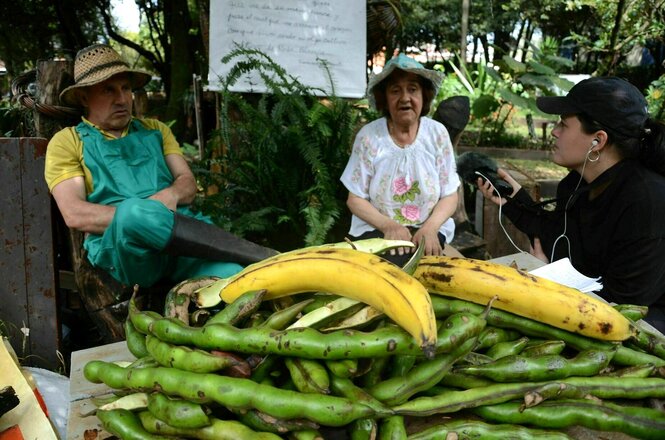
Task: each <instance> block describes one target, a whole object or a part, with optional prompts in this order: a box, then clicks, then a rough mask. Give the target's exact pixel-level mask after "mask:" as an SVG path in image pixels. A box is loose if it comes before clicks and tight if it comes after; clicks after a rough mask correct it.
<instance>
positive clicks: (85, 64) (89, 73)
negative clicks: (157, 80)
mask: <svg viewBox="0 0 665 440" xmlns="http://www.w3.org/2000/svg"><path fill="white" fill-rule="evenodd" d="M119 73H130V74H131V81H132V88H133V89H140V88H141V87H143V86H144V85H146V84H148V82H149V81H150V80H151V79H152V75H151V74H150V73H148V72H145V71H143V70H137V69H131V68H130V67H129V64H127V62H125V61H124V60H123V59H122V58H121V57H120V54H118V52H116V51H115V50H114V49H113V48H112V47H111V46H108V45H106V44H93V45H92V46H88V47H86V48H84V49H81V50H79V51H78V53H77V54H76V60H75V61H74V84H73V85H71V86H69V87H67V88H66V89H64V90H63V91H62V92H60V101H61V102H62V103H63V104H66V105H70V106H75V107H76V106H79V102H78V97H77V95H76V89H80V88H82V87H88V86H92V85H94V84H98V83H100V82H102V81H105V80H107V79H109V78H110V77H112V76H113V75H117V74H119Z"/></svg>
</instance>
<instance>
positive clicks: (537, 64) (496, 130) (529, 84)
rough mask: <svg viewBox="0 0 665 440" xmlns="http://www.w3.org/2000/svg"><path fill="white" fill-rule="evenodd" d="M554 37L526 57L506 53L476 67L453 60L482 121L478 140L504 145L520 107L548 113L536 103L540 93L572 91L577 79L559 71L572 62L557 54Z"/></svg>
mask: <svg viewBox="0 0 665 440" xmlns="http://www.w3.org/2000/svg"><path fill="white" fill-rule="evenodd" d="M555 45H556V44H555V42H554V41H547V42H545V44H544V45H543V48H538V47H535V46H532V47H531V54H532V55H531V57H530V58H529V59H528V60H527V61H525V62H522V61H518V60H516V59H515V58H513V57H511V56H509V55H504V56H503V57H502V58H500V59H498V60H496V61H495V64H494V65H487V64H485V63H483V62H481V63H479V64H477V65H476V66H475V69H474V70H469V69H467V68H465V67H464V66H463V65H462V64H461V63H460V65H459V67H458V66H457V65H455V64H454V63H452V62H451V63H450V65H451V68H452V69H453V70H454V72H455V76H456V77H457V78H458V80H459V81H460V83H462V84H463V85H464V87H465V89H466V94H468V96H469V97H470V99H471V102H472V104H471V113H472V115H473V118H474V121H476V124H479V125H480V134H479V135H478V137H477V143H481V142H482V143H489V144H494V145H495V146H500V145H501V142H500V141H499V140H500V139H501V138H505V137H506V123H507V121H508V120H509V118H510V117H512V116H513V115H514V114H515V112H516V110H517V109H518V108H520V109H522V110H523V111H524V112H525V113H526V114H527V115H531V116H540V117H544V116H546V115H544V114H543V113H542V112H540V110H538V108H537V107H536V97H537V96H540V95H552V94H554V93H556V92H557V91H563V92H565V91H568V90H569V89H570V87H572V85H573V83H572V82H570V81H568V80H567V79H564V78H562V77H560V75H559V72H561V71H562V70H564V69H565V68H567V67H569V66H570V65H571V62H570V61H569V60H567V59H565V58H561V57H558V56H556V55H554V53H556V47H551V46H555Z"/></svg>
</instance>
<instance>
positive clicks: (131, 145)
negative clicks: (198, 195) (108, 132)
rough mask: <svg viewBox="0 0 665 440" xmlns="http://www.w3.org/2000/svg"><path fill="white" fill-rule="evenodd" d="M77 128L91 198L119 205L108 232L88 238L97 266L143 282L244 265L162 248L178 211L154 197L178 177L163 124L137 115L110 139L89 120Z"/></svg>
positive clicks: (221, 274)
mask: <svg viewBox="0 0 665 440" xmlns="http://www.w3.org/2000/svg"><path fill="white" fill-rule="evenodd" d="M76 131H77V132H78V134H79V136H80V138H81V140H82V142H83V161H84V163H85V165H86V167H88V169H89V170H90V173H91V174H92V183H93V191H92V192H91V193H90V194H89V195H88V197H87V200H88V201H89V202H91V203H97V204H101V205H111V206H114V207H115V208H116V212H115V214H114V216H113V220H112V221H111V224H110V225H109V226H108V228H107V229H106V231H104V234H102V235H95V234H89V235H88V236H87V237H86V239H85V242H84V244H83V246H84V248H85V249H86V251H87V253H88V259H89V260H90V263H91V264H92V265H93V266H95V267H100V268H102V269H104V270H106V271H108V272H109V273H110V274H111V275H113V277H114V278H116V279H117V280H118V281H120V282H121V283H124V284H127V285H133V284H138V285H140V286H142V287H149V286H151V285H153V284H155V283H156V282H157V281H159V280H160V279H162V278H169V279H171V280H172V281H175V282H178V281H181V280H184V279H188V278H192V277H196V276H202V275H214V276H219V277H222V278H226V277H228V276H231V275H233V274H235V273H237V272H238V271H240V270H241V269H242V266H240V265H238V264H236V263H226V262H218V261H208V260H202V259H197V258H189V257H175V256H171V255H167V254H164V253H162V252H161V250H162V249H164V247H165V246H166V245H167V243H168V241H169V240H170V238H171V231H172V229H173V219H174V215H173V212H172V211H171V210H169V209H168V208H167V207H166V206H165V205H164V204H163V203H161V202H159V201H157V200H151V199H148V197H149V196H151V195H153V194H155V193H156V192H158V191H160V190H162V189H164V188H167V187H168V186H170V185H171V183H172V182H173V175H172V174H171V171H170V170H169V168H168V166H167V165H166V160H165V159H164V152H163V149H162V143H163V142H162V135H161V132H160V131H159V130H148V129H146V128H145V127H144V126H143V125H142V124H141V123H140V122H139V121H138V120H137V119H132V121H131V122H130V127H129V131H128V134H127V135H126V136H125V137H122V138H119V139H106V138H105V137H104V135H103V134H102V133H101V132H100V131H99V130H97V129H96V128H95V127H93V126H91V125H89V124H87V123H85V122H81V123H80V124H79V125H78V126H77V127H76ZM178 212H179V213H181V214H184V215H188V216H190V217H195V218H197V219H199V220H202V221H205V222H207V223H212V222H211V221H210V219H209V218H208V217H207V216H204V215H202V214H200V213H197V214H195V213H193V212H192V211H191V210H190V209H189V208H187V207H183V206H181V207H178Z"/></svg>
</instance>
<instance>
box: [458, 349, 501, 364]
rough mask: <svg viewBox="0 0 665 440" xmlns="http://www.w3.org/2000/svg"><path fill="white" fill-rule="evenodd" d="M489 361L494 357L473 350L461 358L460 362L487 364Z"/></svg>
mask: <svg viewBox="0 0 665 440" xmlns="http://www.w3.org/2000/svg"><path fill="white" fill-rule="evenodd" d="M490 362H494V359H492V358H491V357H489V356H485V355H484V354H481V353H476V352H474V351H471V352H469V353H467V355H466V356H464V358H463V359H462V363H464V364H471V365H483V364H489V363H490Z"/></svg>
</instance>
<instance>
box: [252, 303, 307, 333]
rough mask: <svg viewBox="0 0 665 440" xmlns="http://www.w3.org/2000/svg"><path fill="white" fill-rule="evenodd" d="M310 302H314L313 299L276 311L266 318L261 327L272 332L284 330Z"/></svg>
mask: <svg viewBox="0 0 665 440" xmlns="http://www.w3.org/2000/svg"><path fill="white" fill-rule="evenodd" d="M312 302H314V299H313V298H309V299H305V300H303V301H299V302H297V303H295V304H293V305H291V306H289V307H287V308H285V309H282V310H277V311H276V312H273V313H272V314H271V315H270V316H268V318H266V320H265V321H264V322H263V323H262V324H261V325H262V326H264V327H268V328H271V329H273V330H284V329H285V328H286V327H288V326H289V325H291V324H292V323H293V322H294V321H295V319H296V318H297V317H298V315H299V314H300V313H302V311H303V310H304V309H305V308H306V307H307V306H308V305H309V304H311V303H312Z"/></svg>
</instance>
